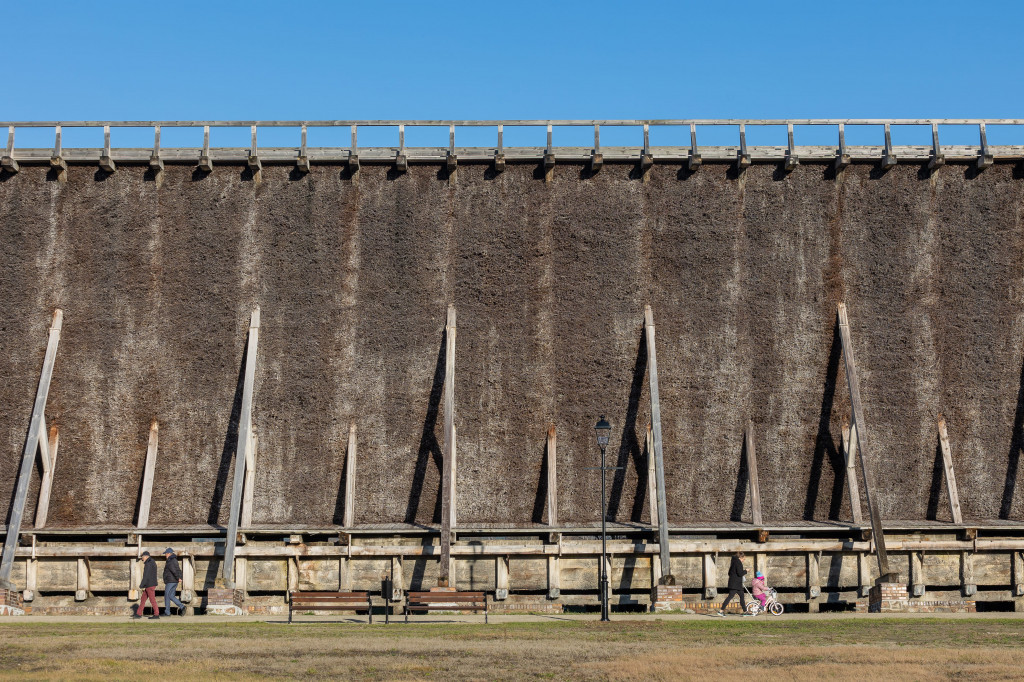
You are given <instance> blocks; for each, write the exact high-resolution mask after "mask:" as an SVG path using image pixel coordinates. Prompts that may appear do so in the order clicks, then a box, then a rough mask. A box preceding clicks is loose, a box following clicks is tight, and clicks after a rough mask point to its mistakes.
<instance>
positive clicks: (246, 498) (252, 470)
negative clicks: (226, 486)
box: [239, 431, 260, 528]
mask: <svg viewBox="0 0 1024 682" xmlns="http://www.w3.org/2000/svg"><path fill="white" fill-rule="evenodd" d="M250 433H251V434H252V435H251V436H250V437H249V447H248V449H247V450H246V455H245V484H244V485H243V486H242V491H243V492H242V514H241V516H242V518H241V520H240V522H239V523H240V525H241V527H242V528H250V527H251V526H252V508H253V501H254V500H255V499H256V450H257V449H258V447H259V442H260V439H259V437H258V436H257V435H256V434H255V433H252V432H251V431H250Z"/></svg>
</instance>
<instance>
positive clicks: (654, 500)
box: [645, 424, 661, 579]
mask: <svg viewBox="0 0 1024 682" xmlns="http://www.w3.org/2000/svg"><path fill="white" fill-rule="evenodd" d="M645 442H646V446H647V501H648V503H649V504H650V507H651V526H652V527H658V472H657V467H656V466H655V464H654V433H653V432H652V431H651V425H650V424H647V437H646V441H645ZM658 578H659V579H660V578H661V559H660V558H659V559H658Z"/></svg>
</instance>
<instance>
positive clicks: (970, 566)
mask: <svg viewBox="0 0 1024 682" xmlns="http://www.w3.org/2000/svg"><path fill="white" fill-rule="evenodd" d="M960 581H961V583H962V589H963V593H964V596H965V597H972V596H974V595H975V594H977V593H978V584H977V583H976V582H975V580H974V555H973V554H971V553H970V552H961V553H960Z"/></svg>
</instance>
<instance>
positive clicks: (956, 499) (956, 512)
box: [939, 415, 964, 524]
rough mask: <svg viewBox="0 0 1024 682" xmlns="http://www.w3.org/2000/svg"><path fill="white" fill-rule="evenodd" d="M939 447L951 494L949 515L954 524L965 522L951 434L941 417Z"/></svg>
mask: <svg viewBox="0 0 1024 682" xmlns="http://www.w3.org/2000/svg"><path fill="white" fill-rule="evenodd" d="M939 445H940V449H941V450H942V466H943V468H944V469H945V471H946V492H947V493H949V513H950V515H951V518H952V519H953V523H956V524H961V523H963V522H964V519H963V516H962V515H961V513H960V493H959V492H957V488H956V475H954V474H953V455H952V454H951V453H950V451H949V433H947V431H946V420H945V419H943V418H942V415H939Z"/></svg>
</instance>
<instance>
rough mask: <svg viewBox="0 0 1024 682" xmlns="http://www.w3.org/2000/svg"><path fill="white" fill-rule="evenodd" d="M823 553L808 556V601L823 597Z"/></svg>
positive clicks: (810, 553) (812, 553)
mask: <svg viewBox="0 0 1024 682" xmlns="http://www.w3.org/2000/svg"><path fill="white" fill-rule="evenodd" d="M820 569H821V552H809V553H808V554H807V599H808V601H810V600H813V599H817V598H818V597H820V596H821V570H820Z"/></svg>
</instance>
